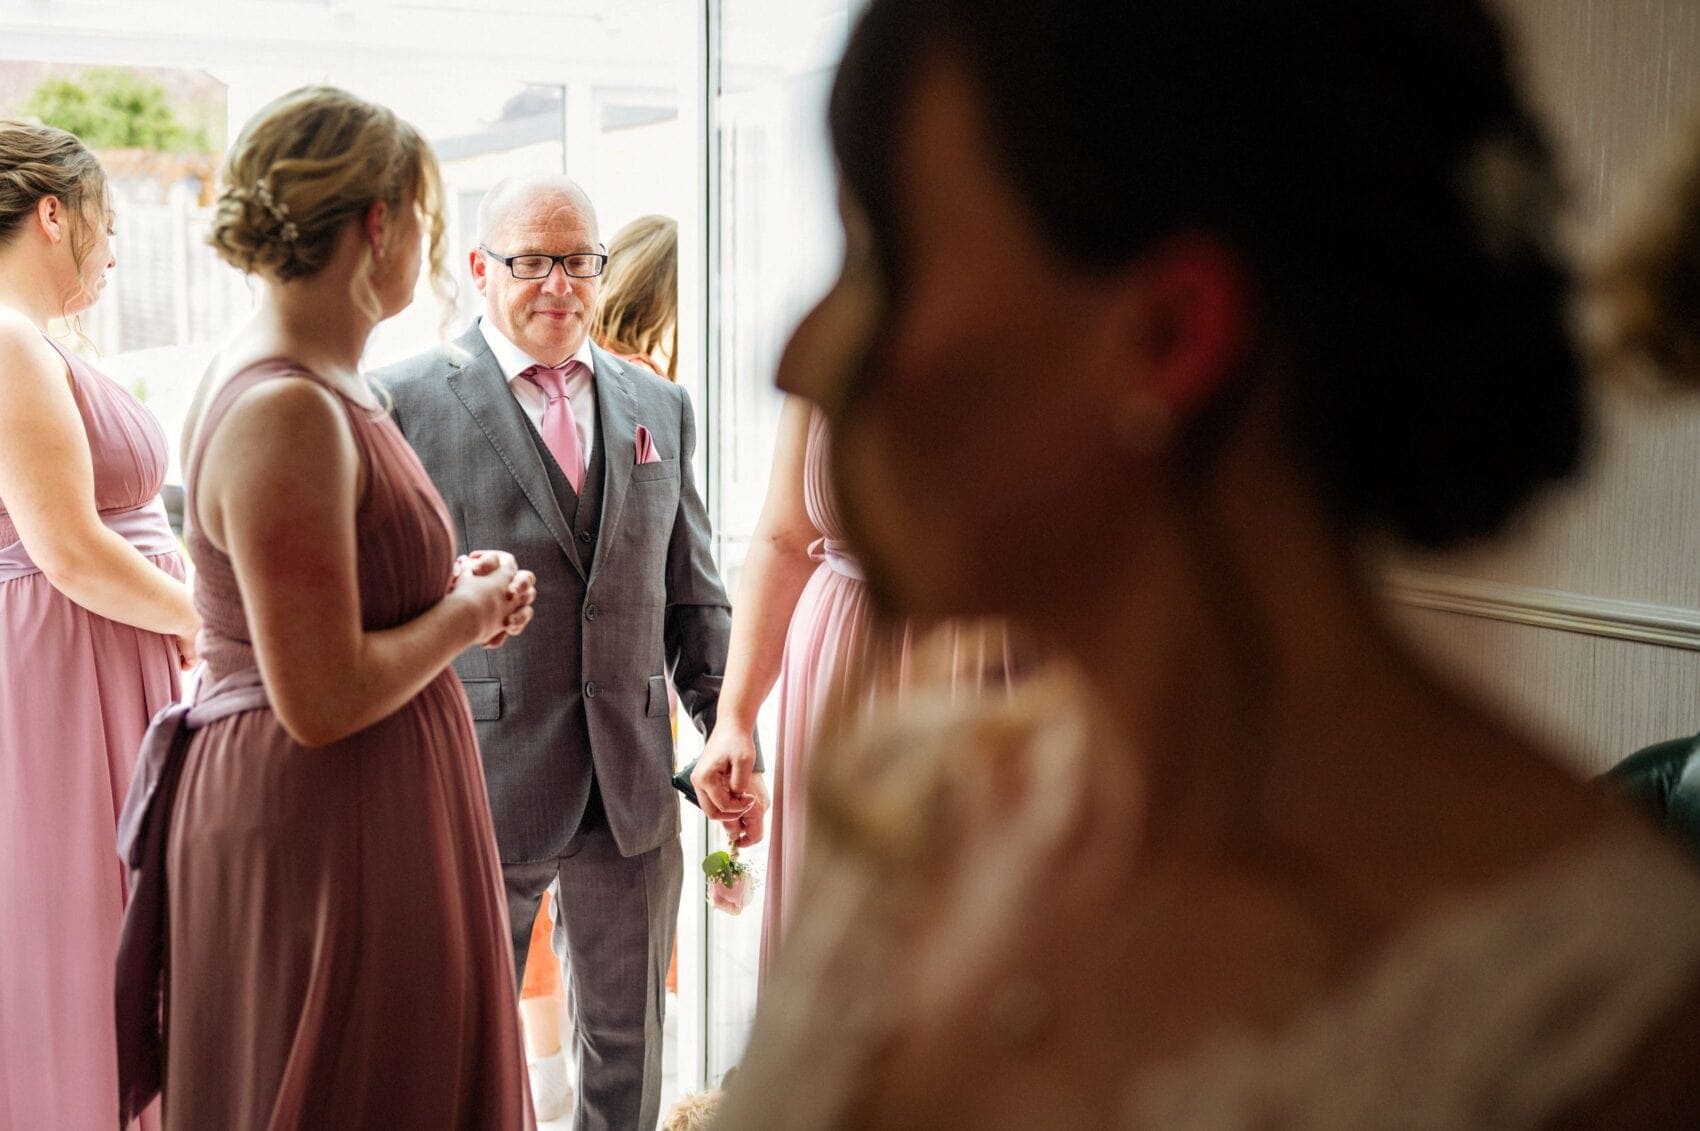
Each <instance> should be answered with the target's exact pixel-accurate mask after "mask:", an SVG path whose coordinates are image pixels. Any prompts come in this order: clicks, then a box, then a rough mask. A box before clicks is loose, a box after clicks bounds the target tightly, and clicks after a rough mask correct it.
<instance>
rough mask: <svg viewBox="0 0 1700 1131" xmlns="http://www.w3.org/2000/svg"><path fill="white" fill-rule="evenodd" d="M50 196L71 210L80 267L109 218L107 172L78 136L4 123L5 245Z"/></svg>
mask: <svg viewBox="0 0 1700 1131" xmlns="http://www.w3.org/2000/svg"><path fill="white" fill-rule="evenodd" d="M49 196H52V197H57V198H58V199H59V201H60V202H61V203H63V204H64V205H65V210H66V212H67V213H69V217H70V218H69V221H68V222H69V226H70V232H71V259H72V261H73V262H74V263H75V264H76V266H77V269H78V270H79V271H81V270H82V266H83V260H84V259H86V258H87V257H88V253H89V250H90V249H91V248H92V247H93V245H94V232H95V227H94V225H95V224H97V223H99V224H104V223H105V222H106V209H107V196H106V172H105V171H104V170H103V169H101V167H100V161H99V160H97V159H96V158H95V155H94V154H93V153H90V152H89V149H88V146H86V145H84V144H83V143H82V141H81V140H80V139H78V137H77V136H76V135H75V134H71V133H67V132H65V131H64V130H62V129H58V128H57V127H55V126H42V125H33V124H31V123H28V122H17V121H0V246H4V245H6V244H9V243H11V242H12V240H13V238H14V237H16V236H17V234H18V232H19V231H20V230H22V228H23V227H24V224H25V221H26V220H27V219H28V217H29V215H30V214H31V213H32V212H34V211H35V208H36V205H38V204H40V203H41V201H42V200H43V199H44V198H46V197H49Z"/></svg>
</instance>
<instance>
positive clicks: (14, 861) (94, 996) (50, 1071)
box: [0, 346, 183, 1131]
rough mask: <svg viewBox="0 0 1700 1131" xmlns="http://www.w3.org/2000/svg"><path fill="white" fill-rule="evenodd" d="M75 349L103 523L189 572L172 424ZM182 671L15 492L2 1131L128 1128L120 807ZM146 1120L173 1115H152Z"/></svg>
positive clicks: (0, 1001) (1, 524) (2, 759)
mask: <svg viewBox="0 0 1700 1131" xmlns="http://www.w3.org/2000/svg"><path fill="white" fill-rule="evenodd" d="M54 348H55V349H57V348H58V347H57V346H55V347H54ZM60 353H61V354H63V355H64V357H65V360H66V362H67V363H68V364H69V366H70V370H71V384H72V389H73V391H74V393H75V395H76V400H77V408H78V410H79V411H80V412H81V414H82V418H83V426H84V428H85V429H86V430H87V432H88V440H89V450H90V452H91V454H92V455H93V457H94V491H95V505H96V507H97V508H98V509H99V511H100V514H101V518H102V520H103V521H104V522H105V523H106V524H107V525H108V526H110V527H112V528H113V529H114V530H117V531H118V532H119V533H121V534H123V535H124V536H125V537H126V538H127V539H128V540H129V541H130V542H131V544H132V545H135V546H136V548H137V549H139V550H141V551H142V553H143V554H145V555H146V556H147V557H148V560H149V561H151V562H153V564H154V565H155V566H157V567H159V568H160V569H162V570H164V571H165V572H166V573H168V574H170V575H171V576H173V577H175V578H178V579H179V580H181V579H182V577H183V561H182V558H181V557H180V556H179V554H178V552H177V544H176V540H175V539H174V538H172V536H171V529H170V527H169V525H168V524H167V523H166V519H165V511H164V509H163V508H162V507H161V506H160V505H159V489H160V485H161V483H162V482H163V481H164V478H165V467H166V440H165V434H164V433H163V432H162V431H161V430H160V427H159V424H158V423H157V422H156V421H155V420H154V419H153V417H152V416H150V415H149V414H148V411H147V410H146V409H145V408H143V407H142V406H141V404H140V403H138V402H137V401H136V399H135V398H134V397H132V396H131V395H130V394H129V393H127V392H125V391H124V390H123V389H122V388H120V387H119V386H118V385H117V384H115V383H114V382H113V381H111V380H109V379H108V378H107V377H105V376H104V375H102V374H101V373H99V372H98V371H96V370H95V369H94V368H93V367H92V366H90V365H89V364H88V363H86V362H84V361H83V360H82V359H80V358H77V357H75V356H73V355H70V354H66V353H65V352H64V351H63V350H61V351H60ZM4 442H5V441H4V438H3V437H0V443H4ZM177 678H178V662H177V647H176V643H175V641H173V640H172V639H171V638H170V637H168V636H161V635H159V634H158V633H153V632H146V631H143V630H141V629H137V628H132V627H131V626H129V625H126V624H119V623H117V622H116V621H111V620H108V619H106V618H105V617H101V616H97V615H95V614H94V613H91V612H89V611H88V610H87V609H84V608H83V607H82V606H80V605H78V604H76V603H75V602H73V601H72V600H71V599H70V598H69V597H66V596H65V595H64V594H63V593H61V592H59V591H58V590H57V589H55V588H54V587H53V585H52V583H50V582H49V581H48V580H47V578H46V577H45V576H44V575H43V574H42V573H41V572H40V571H39V570H38V569H36V568H35V566H34V564H33V562H31V561H30V558H29V552H28V548H27V547H25V546H23V545H22V543H20V542H19V540H18V534H17V530H16V528H15V527H14V526H13V524H12V521H11V518H10V516H9V515H8V514H7V513H6V510H5V506H4V500H0V1128H19V1129H23V1128H44V1129H45V1128H54V1129H55V1131H85V1129H86V1131H112V1128H114V1127H116V1126H117V1124H118V1064H117V1059H116V1053H115V1051H114V1048H115V1045H114V1041H115V1036H114V1028H113V998H112V972H113V960H114V957H115V955H116V953H117V949H118V926H119V921H120V919H121V917H122V915H123V910H124V899H125V886H124V884H125V881H124V873H123V870H122V869H121V867H120V865H119V861H118V855H117V848H116V828H117V818H118V809H119V807H120V806H121V805H122V804H123V803H124V795H125V792H126V791H127V790H128V789H129V786H130V773H131V769H132V767H133V766H134V763H135V759H136V752H137V748H138V747H139V746H140V744H141V739H142V734H143V732H144V731H145V730H146V729H147V725H148V719H149V718H150V717H152V715H153V713H154V712H155V711H157V710H159V709H160V708H162V707H164V706H165V705H166V704H168V703H170V702H171V701H172V700H173V699H175V698H176V696H177V687H178V684H177ZM142 1124H143V1126H145V1127H150V1128H151V1127H154V1126H157V1122H156V1120H155V1119H154V1116H153V1113H151V1112H150V1113H148V1114H147V1115H146V1116H145V1117H144V1119H143V1120H142Z"/></svg>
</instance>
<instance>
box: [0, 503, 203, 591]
mask: <svg viewBox="0 0 1700 1131" xmlns="http://www.w3.org/2000/svg"><path fill="white" fill-rule="evenodd" d="M100 521H101V523H102V524H103V525H104V526H105V527H106V528H107V529H108V530H110V531H112V532H113V533H114V534H117V535H118V536H119V537H120V538H122V539H124V541H126V542H128V543H130V545H132V546H134V547H135V548H136V550H137V552H138V553H140V554H141V555H142V556H143V557H146V558H157V557H161V556H163V555H165V554H175V553H177V552H178V550H179V546H178V545H177V536H176V535H175V534H173V533H172V532H171V522H170V520H169V519H167V518H166V517H165V503H164V501H163V500H161V499H160V497H159V496H157V495H156V496H154V498H153V500H152V501H151V502H147V503H143V504H142V505H141V506H139V507H133V508H131V509H130V510H127V511H114V512H112V513H110V514H103V515H101V516H100ZM40 572H41V567H40V566H38V565H36V564H35V559H33V558H31V557H30V555H29V551H28V550H26V549H24V544H23V542H22V541H21V540H20V541H17V542H13V543H12V544H11V545H9V546H0V581H15V580H17V579H18V578H20V577H28V576H29V575H30V574H32V573H40Z"/></svg>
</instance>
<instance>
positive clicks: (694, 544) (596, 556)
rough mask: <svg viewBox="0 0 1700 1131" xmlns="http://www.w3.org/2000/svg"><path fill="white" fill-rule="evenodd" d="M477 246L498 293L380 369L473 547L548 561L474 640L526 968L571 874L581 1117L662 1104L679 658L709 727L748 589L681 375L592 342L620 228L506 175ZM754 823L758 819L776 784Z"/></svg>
mask: <svg viewBox="0 0 1700 1131" xmlns="http://www.w3.org/2000/svg"><path fill="white" fill-rule="evenodd" d="M479 228H480V231H479V245H478V246H477V247H476V248H475V249H473V250H472V251H471V253H470V262H471V268H472V277H473V281H474V283H475V284H476V286H477V288H478V290H479V292H480V293H481V294H482V295H483V296H484V314H483V317H482V318H480V319H479V321H478V322H477V324H475V325H474V326H473V327H472V328H471V329H470V330H468V331H467V332H466V333H465V334H463V335H461V336H460V337H459V338H458V339H456V340H455V341H453V342H450V343H448V344H447V345H444V346H440V347H438V348H436V349H433V350H429V351H427V352H426V353H423V354H420V355H419V356H417V357H414V358H410V359H409V360H407V361H404V362H401V363H399V364H397V365H394V366H391V367H389V368H387V369H384V370H381V371H379V372H378V373H377V374H376V375H375V376H376V378H377V379H378V381H379V382H380V383H382V384H383V385H385V386H386V387H387V388H388V389H389V390H390V393H391V395H392V397H393V399H394V405H395V416H396V421H397V423H398V424H399V425H400V426H401V429H402V431H403V433H404V434H405V435H406V436H407V438H408V440H409V441H410V442H411V443H412V444H413V446H414V448H415V450H417V451H418V453H419V457H420V459H421V460H422V461H423V462H424V464H425V469H426V471H428V472H429V473H430V476H431V478H432V479H433V480H434V481H435V483H436V485H437V488H438V490H439V491H441V492H442V495H443V498H444V499H445V500H446V501H447V503H448V506H449V508H450V511H451V514H452V517H453V519H454V522H455V527H456V529H457V530H458V531H459V535H460V541H461V547H462V549H463V552H464V550H465V548H466V547H468V546H494V547H500V548H503V549H506V550H509V551H511V552H512V553H514V554H515V555H517V556H519V558H520V560H522V561H524V562H526V563H527V564H528V565H532V563H536V564H535V566H534V572H535V573H536V575H537V604H536V617H535V619H534V620H533V622H532V625H531V627H530V629H529V630H528V631H527V632H526V634H525V635H524V636H522V637H517V638H515V639H514V640H511V641H509V642H508V643H507V645H506V646H505V647H503V648H501V649H499V650H484V649H481V648H474V649H471V650H469V651H468V652H466V653H465V654H464V655H462V656H461V657H460V658H459V659H458V660H456V662H455V669H456V671H457V672H459V674H460V677H461V679H462V681H463V683H464V684H465V686H466V692H467V698H468V699H469V700H470V701H471V703H472V709H473V716H474V718H475V720H476V721H477V726H478V740H479V745H480V747H481V750H482V754H483V759H484V771H485V779H486V782H487V784H488V787H489V794H490V808H491V813H492V816H493V817H494V820H495V827H496V841H497V845H498V847H499V849H500V851H501V859H502V872H503V879H504V881H505V883H506V887H507V896H508V913H509V917H510V920H511V925H512V928H513V941H514V959H515V968H516V972H517V973H518V974H519V975H520V976H523V973H524V967H525V956H526V950H527V943H528V942H529V939H530V934H531V928H532V923H533V920H534V919H535V917H536V915H537V908H538V903H539V901H540V899H541V898H542V894H543V892H544V890H545V889H546V888H548V886H549V885H550V883H552V882H553V881H555V880H556V879H559V881H560V916H559V927H558V937H559V934H564V937H565V946H566V950H567V953H568V957H569V971H570V980H569V993H570V996H571V1000H572V1003H573V1014H574V1017H573V1020H574V1026H575V1029H576V1033H575V1036H576V1040H575V1041H574V1042H573V1046H574V1048H575V1050H576V1053H577V1061H578V1067H579V1090H580V1102H579V1106H578V1111H577V1115H576V1116H575V1119H574V1124H573V1125H574V1127H575V1128H642V1129H644V1131H648V1129H649V1128H652V1127H654V1126H655V1124H656V1120H657V1117H658V1115H659V1108H660V1088H661V1024H662V1011H663V1008H664V1002H665V992H664V981H665V978H666V973H667V965H668V959H669V957H670V955H671V953H672V949H673V940H674V930H675V920H676V919H677V915H678V906H679V895H680V889H681V886H682V882H683V860H682V855H681V850H680V846H679V829H680V823H679V806H678V799H677V797H676V795H675V794H674V792H673V789H672V786H671V784H670V779H671V775H672V772H673V744H672V735H671V728H670V711H669V704H668V694H667V680H668V676H669V673H671V677H672V681H673V685H674V687H675V688H676V689H677V691H678V696H679V703H680V705H681V706H682V707H683V708H684V710H685V712H686V713H687V714H689V715H690V716H691V718H692V719H694V720H695V722H696V725H697V726H698V727H699V728H700V729H702V730H703V731H704V733H707V731H708V730H710V729H711V728H712V727H713V725H714V717H715V709H716V705H717V702H718V699H719V693H720V682H721V677H722V675H723V673H724V672H725V669H726V645H727V638H728V629H729V624H730V617H731V609H730V605H729V603H728V601H727V599H726V592H725V589H724V588H723V586H722V585H721V583H720V578H719V576H718V574H717V573H716V571H715V567H714V562H713V560H712V558H711V556H710V552H709V549H710V532H709V525H708V516H707V513H706V511H705V510H704V507H703V502H702V498H701V496H700V495H699V493H698V491H697V487H696V484H695V482H694V480H693V478H692V473H691V454H692V451H693V449H694V448H695V446H696V424H695V420H694V417H693V415H692V412H691V405H690V401H689V400H688V399H687V398H686V396H685V394H684V391H683V390H682V389H680V388H679V387H678V386H677V385H674V384H672V383H671V382H669V381H666V380H664V379H663V378H660V377H657V376H655V375H654V374H653V373H650V372H648V371H647V370H644V369H641V368H639V367H637V366H633V365H630V364H628V363H626V362H623V361H621V360H619V359H618V358H616V357H614V356H612V355H610V354H608V353H606V352H604V351H603V350H601V349H599V348H598V347H596V346H595V345H593V344H592V343H591V341H590V325H591V320H592V317H593V315H594V313H595V307H596V298H597V289H598V286H599V284H600V276H601V274H602V269H603V266H604V265H605V264H606V263H607V258H608V257H607V249H606V248H605V247H604V246H603V245H602V243H601V240H600V236H599V234H598V229H597V222H596V213H595V209H594V208H593V207H592V206H591V202H590V200H589V199H588V198H587V197H586V196H585V194H584V192H583V190H582V189H580V188H579V187H578V186H577V185H576V184H574V183H573V182H572V181H570V180H567V179H566V178H564V177H552V176H546V177H529V178H523V179H514V180H509V181H505V182H503V183H502V184H500V185H498V186H496V187H495V188H494V189H492V190H491V191H490V192H489V193H488V194H487V195H486V197H485V200H484V203H483V206H482V208H481V209H480V212H479ZM750 801H751V808H750V809H749V810H748V811H746V812H745V814H744V817H743V820H744V822H745V826H746V827H751V826H753V828H754V829H755V830H756V833H755V835H756V836H759V829H760V821H761V816H762V814H761V810H760V801H759V800H758V799H757V798H756V797H754V796H752V797H751V799H750Z"/></svg>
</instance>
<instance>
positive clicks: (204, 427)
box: [183, 357, 350, 494]
mask: <svg viewBox="0 0 1700 1131" xmlns="http://www.w3.org/2000/svg"><path fill="white" fill-rule="evenodd" d="M279 377H305V378H307V379H308V380H309V381H313V382H315V383H316V384H319V385H323V386H324V387H325V388H327V389H330V388H331V386H330V384H329V383H328V382H327V381H325V379H324V378H323V377H320V376H319V375H318V374H317V373H315V372H313V371H312V370H311V369H308V368H307V367H306V366H305V365H302V364H301V363H300V362H299V361H295V360H293V359H292V358H287V357H268V358H264V359H262V360H260V361H255V362H250V363H249V364H247V365H245V366H243V367H242V368H241V369H238V370H237V371H236V372H235V373H232V374H231V375H230V376H229V377H227V378H225V381H224V384H222V385H220V386H219V387H218V389H217V390H216V391H215V392H214V393H213V395H212V399H211V400H209V401H208V402H207V406H206V408H205V409H203V410H202V412H201V418H200V420H198V421H197V422H196V424H195V435H194V438H193V439H192V440H191V442H190V445H189V450H188V452H187V453H186V458H185V459H184V461H183V486H184V488H185V489H186V490H187V491H188V492H189V493H190V494H193V493H194V490H195V486H196V484H197V483H198V482H199V480H200V471H201V457H202V456H203V455H204V454H206V450H207V444H208V443H209V442H210V441H211V440H212V437H213V434H214V433H215V432H217V431H218V426H219V425H220V424H222V423H223V422H224V417H225V414H226V413H228V412H229V411H230V406H231V405H233V404H235V403H236V401H237V400H238V399H239V398H240V397H241V396H242V394H243V393H246V392H247V391H248V390H249V389H252V388H253V387H254V386H255V385H258V384H260V383H261V382H263V381H270V380H273V379H274V378H279ZM331 391H332V392H336V390H335V389H331ZM337 400H338V401H340V402H342V403H343V406H344V411H347V410H348V407H349V405H350V402H349V401H348V398H346V397H344V396H342V395H341V394H338V396H337Z"/></svg>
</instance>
